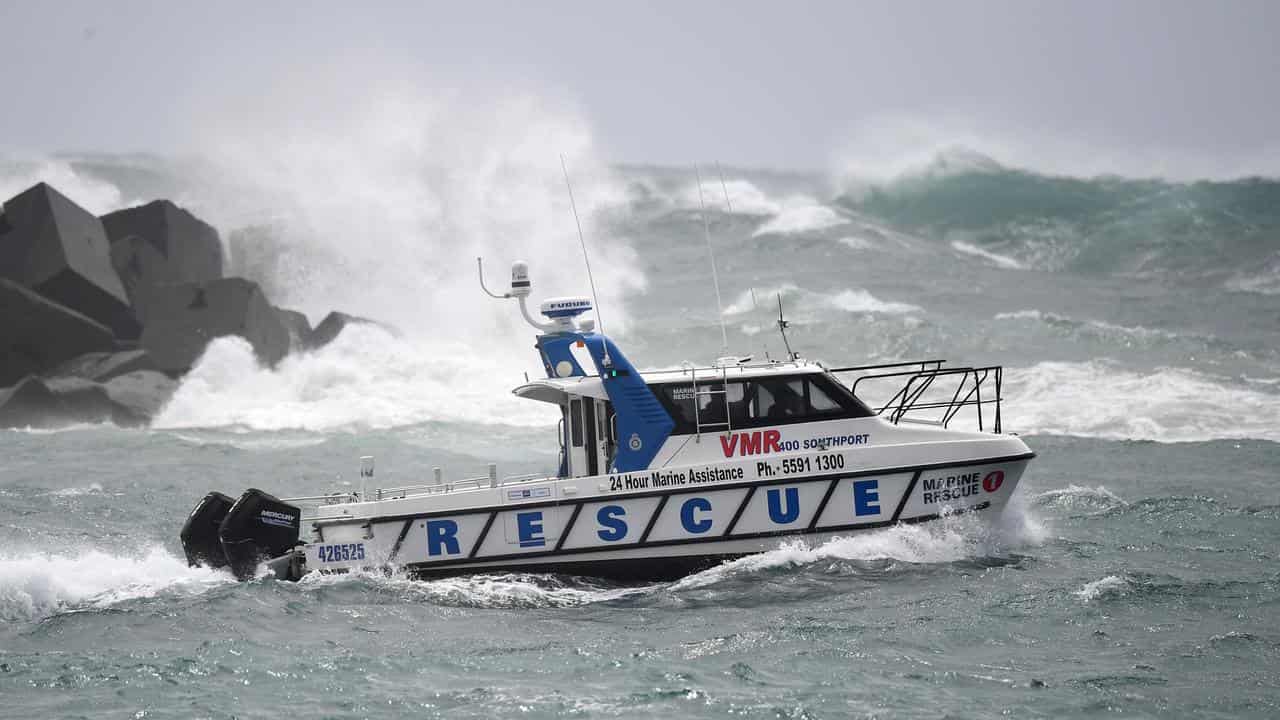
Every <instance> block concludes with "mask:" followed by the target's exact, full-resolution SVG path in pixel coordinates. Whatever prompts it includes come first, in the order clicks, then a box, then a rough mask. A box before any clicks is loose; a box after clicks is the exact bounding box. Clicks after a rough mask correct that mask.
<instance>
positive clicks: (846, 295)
mask: <svg viewBox="0 0 1280 720" xmlns="http://www.w3.org/2000/svg"><path fill="white" fill-rule="evenodd" d="M753 292H754V297H753V295H752V293H753ZM778 296H781V297H782V298H783V299H784V300H786V301H795V309H796V312H798V313H799V314H801V315H804V314H805V313H809V314H812V313H814V312H815V311H823V310H827V311H830V310H839V311H843V312H851V313H883V314H889V315H897V314H905V313H913V312H919V311H920V310H921V308H920V307H919V306H918V305H911V304H910V303H903V302H894V301H892V300H881V299H880V298H877V297H876V296H874V295H872V294H871V293H869V292H867V291H866V290H861V289H858V288H850V289H846V290H840V291H838V292H834V293H820V292H813V291H810V290H805V289H802V288H799V287H796V286H795V285H792V284H791V283H784V284H782V285H777V286H774V287H767V288H759V289H755V290H747V291H744V292H742V293H741V294H739V295H738V297H736V298H734V300H733V302H731V303H729V305H728V307H726V308H725V309H724V314H725V315H746V314H749V313H758V312H767V311H768V309H769V308H770V307H776V305H773V303H774V302H776V298H777V297H778ZM761 308H764V310H761Z"/></svg>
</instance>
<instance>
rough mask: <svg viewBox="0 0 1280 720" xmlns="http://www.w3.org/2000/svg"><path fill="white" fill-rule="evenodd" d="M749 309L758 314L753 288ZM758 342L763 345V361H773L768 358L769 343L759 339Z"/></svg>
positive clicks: (757, 304) (758, 305)
mask: <svg viewBox="0 0 1280 720" xmlns="http://www.w3.org/2000/svg"><path fill="white" fill-rule="evenodd" d="M751 309H752V310H755V311H756V312H760V303H758V302H756V289H755V288H751ZM760 342H762V343H763V344H764V359H765V360H767V361H771V360H773V358H771V357H769V341H768V340H765V339H764V338H761V339H760Z"/></svg>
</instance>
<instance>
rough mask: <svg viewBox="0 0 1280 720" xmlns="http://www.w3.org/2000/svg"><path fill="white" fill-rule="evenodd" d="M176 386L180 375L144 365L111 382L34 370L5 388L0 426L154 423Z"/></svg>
mask: <svg viewBox="0 0 1280 720" xmlns="http://www.w3.org/2000/svg"><path fill="white" fill-rule="evenodd" d="M176 388H177V382H176V381H175V380H172V379H170V378H168V377H166V376H165V375H163V374H161V373H157V372H149V371H145V370H140V371H137V372H133V373H128V374H126V375H121V376H119V377H116V378H113V379H112V380H111V381H110V382H108V383H96V382H93V381H91V380H85V379H83V378H52V379H41V378H38V377H35V376H34V375H29V376H27V377H25V378H23V379H21V380H19V381H18V382H17V384H15V385H14V386H13V387H10V388H4V389H0V427H33V428H57V427H66V426H68V425H76V424H80V423H103V422H110V423H113V424H115V425H118V426H120V427H138V426H142V425H146V424H147V423H148V422H150V420H151V418H152V417H154V416H155V414H156V413H158V412H159V411H160V409H161V408H163V407H164V404H165V403H166V402H168V400H169V397H170V396H172V395H173V392H174V390H175V389H176Z"/></svg>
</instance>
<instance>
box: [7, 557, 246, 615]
mask: <svg viewBox="0 0 1280 720" xmlns="http://www.w3.org/2000/svg"><path fill="white" fill-rule="evenodd" d="M227 582H233V581H232V579H231V575H229V574H227V573H221V572H215V571H213V570H208V569H205V568H191V567H188V566H187V563H186V561H184V560H180V559H178V558H176V557H174V556H173V555H170V554H169V553H168V552H167V551H165V550H164V549H163V548H160V547H153V548H150V549H148V550H147V551H145V552H144V553H142V554H137V555H127V554H114V553H108V552H103V551H101V550H96V549H94V550H87V551H84V552H80V553H74V552H59V553H48V552H39V551H34V552H23V551H21V550H10V551H9V552H8V553H6V558H5V559H0V620H6V621H15V620H31V619H39V618H42V617H47V616H49V615H53V614H56V613H59V612H65V611H69V610H81V609H93V608H103V607H108V606H111V605H115V604H118V603H121V602H125V601H127V600H133V599H137V598H148V597H154V596H156V595H158V594H160V593H164V592H188V593H194V592H201V591H203V590H205V589H207V588H209V587H212V586H215V585H219V584H223V583H227Z"/></svg>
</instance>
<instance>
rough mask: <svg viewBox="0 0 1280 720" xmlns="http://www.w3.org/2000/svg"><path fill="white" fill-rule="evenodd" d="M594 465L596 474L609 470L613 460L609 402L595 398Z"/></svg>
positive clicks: (611, 422) (611, 420)
mask: <svg viewBox="0 0 1280 720" xmlns="http://www.w3.org/2000/svg"><path fill="white" fill-rule="evenodd" d="M595 403H596V447H595V452H596V467H597V468H599V469H598V470H597V474H600V475H603V474H605V473H607V472H609V470H610V469H611V468H610V464H611V461H612V460H613V428H612V427H610V426H611V425H612V424H613V419H612V418H610V417H609V402H608V401H607V400H596V401H595Z"/></svg>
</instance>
